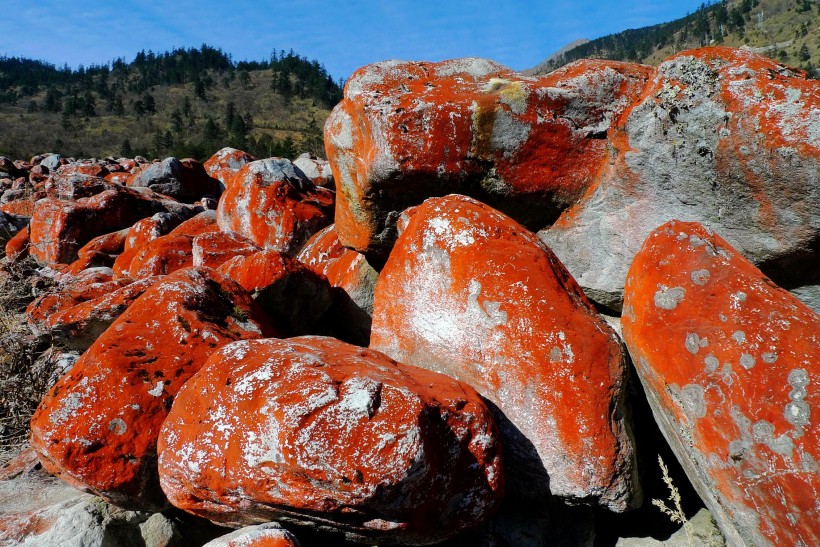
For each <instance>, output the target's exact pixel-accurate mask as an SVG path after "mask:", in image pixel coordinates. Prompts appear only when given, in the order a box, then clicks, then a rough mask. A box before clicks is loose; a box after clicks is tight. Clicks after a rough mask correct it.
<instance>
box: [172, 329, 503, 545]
mask: <svg viewBox="0 0 820 547" xmlns="http://www.w3.org/2000/svg"><path fill="white" fill-rule="evenodd" d="M159 453H160V463H159V465H160V480H161V481H162V487H163V489H164V490H165V492H166V494H167V495H168V499H169V500H170V501H171V502H172V503H173V504H174V505H176V506H177V507H179V508H181V509H184V510H186V511H189V512H191V513H194V514H196V515H201V516H204V517H206V518H208V519H210V520H212V521H214V522H217V523H223V524H226V525H229V526H243V525H247V524H254V523H258V522H264V521H269V520H281V521H282V522H290V523H294V524H302V525H313V526H318V527H323V528H329V529H336V530H339V531H342V532H344V533H345V534H346V536H347V537H348V539H356V540H359V541H374V542H378V543H379V544H391V543H402V544H407V545H424V544H429V543H435V542H436V541H440V540H442V539H444V538H446V537H449V536H452V535H454V534H457V533H458V532H460V531H462V530H464V529H467V528H470V527H473V526H476V525H477V524H479V523H481V522H482V521H483V520H485V519H486V518H487V517H488V516H490V515H491V514H492V512H493V511H494V509H495V508H496V507H497V505H498V502H499V501H500V498H501V494H502V487H503V471H502V467H501V446H500V443H499V441H498V434H497V431H496V428H495V424H494V423H493V420H492V416H491V414H490V411H489V410H488V409H487V407H486V406H485V405H484V403H483V401H482V400H481V398H480V397H479V395H478V394H477V393H476V392H475V391H474V390H473V389H472V388H470V387H469V386H467V385H466V384H462V383H460V382H457V381H455V380H453V379H451V378H448V377H446V376H443V375H441V374H437V373H434V372H430V371H426V370H422V369H418V368H415V367H410V366H407V365H402V364H400V363H396V362H395V361H393V360H391V359H389V358H388V357H386V356H385V355H383V354H381V353H379V352H376V351H372V350H367V349H364V348H360V347H357V346H352V345H349V344H346V343H344V342H341V341H339V340H336V339H333V338H323V337H299V338H291V339H289V340H257V341H245V342H240V343H236V344H231V345H229V346H226V347H224V348H222V349H221V350H219V351H218V352H216V353H215V354H214V355H213V356H212V357H211V358H210V359H209V360H208V363H207V364H206V365H205V367H203V369H202V370H201V371H200V373H199V374H197V375H196V376H194V377H193V378H192V379H191V380H190V381H189V382H188V383H187V384H186V385H185V386H184V387H183V389H182V390H181V391H180V392H179V394H178V396H177V399H176V401H175V404H174V406H173V408H172V409H171V413H170V414H169V416H168V419H167V420H166V421H165V424H164V425H163V428H162V433H161V437H160V445H159Z"/></svg>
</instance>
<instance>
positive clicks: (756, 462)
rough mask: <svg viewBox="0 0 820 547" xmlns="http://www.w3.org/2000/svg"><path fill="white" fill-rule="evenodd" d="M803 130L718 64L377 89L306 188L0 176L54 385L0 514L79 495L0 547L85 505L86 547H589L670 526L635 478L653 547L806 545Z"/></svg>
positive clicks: (775, 91)
mask: <svg viewBox="0 0 820 547" xmlns="http://www.w3.org/2000/svg"><path fill="white" fill-rule="evenodd" d="M818 111H820V87H818V85H817V83H816V82H812V81H810V80H807V79H806V78H805V77H804V75H803V74H801V73H800V72H799V71H795V70H792V69H790V68H788V67H785V66H783V65H779V64H777V63H774V62H773V61H770V60H768V59H766V58H763V57H760V56H758V55H755V54H752V53H749V52H744V51H739V50H733V49H729V48H709V49H702V50H693V51H689V52H684V53H681V54H679V55H676V56H675V57H673V58H670V59H669V60H667V61H666V62H664V63H662V64H661V65H660V67H658V68H657V69H654V68H651V67H646V66H642V65H631V64H626V63H614V62H606V61H581V62H578V63H575V64H572V65H568V66H566V67H564V68H563V69H561V70H560V71H557V72H555V73H553V74H550V75H549V76H546V77H539V78H537V77H527V76H523V75H520V74H516V73H513V72H511V71H509V70H508V69H506V68H504V67H501V66H499V65H497V64H495V63H492V62H490V61H486V60H481V59H460V60H453V61H446V62H443V63H415V62H413V63H411V62H394V61H390V62H384V63H378V64H375V65H371V66H368V67H364V68H362V69H360V70H359V71H357V72H356V74H354V76H353V77H352V78H351V79H350V80H349V82H348V84H347V87H346V90H345V98H344V100H343V101H342V103H340V104H339V105H338V106H337V107H336V109H335V110H334V112H333V114H332V115H331V117H330V118H329V120H328V122H327V124H326V126H325V143H326V149H327V152H328V157H329V162H327V163H324V162H322V161H321V160H317V159H315V158H310V157H302V158H299V159H298V160H297V161H295V162H291V161H289V160H287V159H282V158H267V159H262V160H257V159H256V158H253V157H252V156H250V155H248V154H246V153H244V152H242V151H240V150H234V149H225V150H222V151H220V152H219V153H217V154H216V155H215V156H214V157H213V158H211V159H210V160H208V161H207V162H205V163H204V164H199V163H198V162H195V161H194V160H190V159H182V160H178V159H176V158H168V159H166V160H164V161H162V162H154V163H151V162H147V161H144V159H143V158H135V159H113V158H109V159H104V160H99V159H98V160H87V161H75V160H70V159H67V158H60V157H56V156H55V155H43V156H40V157H35V158H32V159H31V160H30V161H11V160H7V159H5V158H3V159H2V161H0V166H2V167H3V171H2V173H3V174H7V175H8V176H7V177H6V178H2V179H0V188H2V195H0V211H2V216H0V221H2V228H3V230H5V232H6V236H5V237H6V244H5V251H6V258H5V259H4V265H5V266H4V267H5V268H6V269H7V270H8V269H9V268H11V267H12V266H13V265H20V264H23V263H31V264H36V266H37V267H38V269H37V270H36V274H35V277H33V278H32V280H31V281H32V283H33V285H32V286H33V287H35V288H37V287H40V289H38V290H40V291H44V290H45V289H46V288H49V290H48V291H47V292H45V293H44V294H42V295H40V296H39V297H38V298H37V299H36V300H34V301H33V302H31V303H30V304H29V306H28V309H27V312H26V315H27V319H28V323H29V326H30V329H31V331H32V337H33V339H34V340H35V341H37V340H39V341H41V342H48V343H52V342H53V343H54V344H57V348H56V349H55V350H53V351H58V350H59V348H65V349H72V350H73V351H75V352H78V353H81V355H80V356H79V358H74V359H72V360H70V361H66V364H65V370H64V371H63V373H62V377H61V378H59V379H58V380H57V382H56V384H55V385H54V386H53V387H52V388H51V390H50V391H49V392H48V393H47V394H46V395H45V396H44V397H43V399H42V402H41V404H40V406H39V408H38V409H37V411H36V413H35V414H34V417H33V419H32V422H31V446H32V448H33V450H34V453H35V454H36V457H37V458H38V459H39V462H40V463H36V462H35V461H34V460H33V459H32V456H31V453H24V454H23V455H21V456H20V457H18V458H17V459H16V460H14V461H13V462H12V463H11V464H9V465H8V466H7V467H6V468H5V471H4V473H5V480H0V491H2V492H5V491H7V490H8V489H14V488H26V486H24V484H26V483H25V482H23V483H20V484H21V486H14V485H16V484H18V483H13V484H12V483H11V482H8V481H11V480H24V481H25V480H29V479H27V478H26V477H35V475H33V474H32V473H39V475H36V476H37V478H36V480H38V481H40V480H45V479H43V475H44V472H43V471H41V470H36V468H38V467H40V466H42V468H43V469H44V470H45V471H48V472H49V473H51V474H53V475H55V476H56V477H59V478H60V479H63V481H65V482H67V483H68V484H70V485H72V486H75V487H77V488H79V489H81V490H83V491H85V492H87V493H89V494H92V495H91V496H89V495H88V494H82V496H87V497H84V498H77V497H76V496H75V497H72V496H71V495H70V490H69V491H68V492H69V493H66V492H64V491H62V490H61V491H59V492H57V491H56V490H55V492H57V493H55V496H56V498H55V501H53V502H49V501H47V500H46V496H45V495H44V496H43V498H42V499H43V502H42V504H43V507H34V506H32V507H29V506H26V507H23V506H20V507H16V508H14V507H0V544H9V545H11V544H17V543H20V542H23V543H24V544H47V543H48V542H49V541H55V539H54V538H60V537H62V536H60V535H59V534H60V533H63V532H60V531H61V530H63V531H65V530H68V532H65V533H69V534H71V533H74V532H73V531H72V530H74V528H72V526H73V525H72V524H71V523H70V522H68V521H66V520H65V519H64V517H61V516H60V514H59V513H60V511H61V510H60V509H59V507H69V506H71V507H73V508H75V509H72V511H75V512H76V511H80V512H82V511H85V509H82V507H87V506H89V504H92V505H93V504H95V503H96V504H99V507H98V508H97V509H94V511H96V512H95V513H94V514H95V515H99V517H98V518H97V517H95V518H96V522H97V523H98V524H99V523H103V524H101V525H99V526H98V528H95V529H93V530H90V529H86V530H85V532H87V534H86V535H85V536H83V537H88V538H89V539H88V540H87V542H86V543H85V544H90V545H104V544H106V543H105V541H110V538H111V537H113V536H111V535H110V534H112V533H115V532H113V531H112V530H113V529H114V528H116V529H117V530H119V532H116V533H119V534H121V537H126V536H127V537H129V538H132V539H129V540H128V541H134V542H137V543H135V544H146V545H148V544H150V545H171V544H173V541H177V540H178V541H183V542H184V541H187V542H188V544H191V543H192V542H193V543H196V544H199V545H201V544H203V543H205V541H207V540H210V539H214V542H213V543H211V544H213V545H240V544H241V545H297V544H298V543H299V541H302V543H303V544H304V545H314V544H315V545H327V544H342V543H345V542H358V543H365V544H379V545H387V544H402V545H427V544H433V543H441V542H444V543H443V544H445V545H449V546H453V547H455V546H462V545H487V546H489V545H505V544H506V545H533V546H535V545H592V544H593V542H595V541H596V536H597V537H598V540H597V541H598V542H599V543H603V544H607V543H608V542H610V541H611V542H612V544H614V543H615V539H613V537H612V536H613V533H612V532H613V530H612V529H609V528H608V527H615V528H619V530H618V533H619V534H628V530H627V528H628V525H627V524H626V523H627V522H629V521H630V518H631V517H630V511H631V512H632V514H639V515H643V514H645V515H647V516H646V517H639V518H638V519H637V520H644V521H646V520H647V519H648V520H652V518H651V517H648V516H649V515H654V518H655V519H660V518H666V517H663V516H662V515H661V514H660V513H659V512H657V510H656V509H655V508H653V507H652V506H651V505H650V504H649V503H648V500H649V499H652V498H657V497H659V496H661V497H665V494H663V493H660V494H659V490H658V489H657V487H656V486H657V483H658V482H659V481H658V480H656V478H657V476H658V474H659V472H658V470H657V469H654V468H653V466H654V460H655V457H656V456H657V455H658V454H660V453H661V452H662V453H663V456H664V457H665V458H666V459H667V460H668V462H669V464H670V467H671V468H672V470H673V471H672V472H673V474H674V472H675V469H678V465H679V466H680V468H682V470H683V472H681V473H680V474H677V475H675V483H674V484H677V485H678V486H679V487H680V489H681V490H682V491H683V493H684V498H685V499H684V500H683V501H681V500H680V496H679V494H675V493H674V492H673V493H672V494H671V495H670V498H671V500H673V501H672V503H673V505H674V507H673V509H672V510H671V512H672V513H673V514H676V518H678V520H679V521H681V522H682V523H683V528H682V529H681V530H680V531H679V533H678V534H677V535H676V536H675V538H673V539H672V540H670V541H671V542H680V541H683V540H682V538H683V537H684V536H685V538H688V539H689V540H691V538H708V542H709V543H710V544H721V543H722V541H724V540H723V537H725V540H726V541H728V542H729V543H730V544H748V545H776V544H793V545H814V544H817V543H818V541H820V537H818V536H817V530H818V529H820V507H818V506H817V504H816V500H817V497H818V496H817V492H818V490H820V468H818V465H817V462H818V461H820V453H818V451H817V450H818V449H817V447H818V446H819V445H820V443H818V429H817V427H816V425H815V423H814V421H813V412H812V408H813V407H814V406H816V405H817V404H818V403H819V402H820V401H818V392H817V390H816V387H817V385H820V368H818V363H820V339H818V336H820V319H819V318H818V315H817V312H816V310H812V309H811V308H810V307H809V306H807V305H806V304H805V303H803V302H801V301H800V300H799V299H798V298H797V297H796V296H795V295H793V294H790V293H789V292H788V291H786V290H784V289H783V288H780V287H778V286H777V284H776V283H778V282H780V283H782V284H783V285H784V287H785V288H787V289H793V290H795V293H796V294H797V295H798V296H800V297H802V298H805V299H806V300H807V302H808V303H812V302H814V303H815V304H816V301H813V300H812V294H814V291H815V290H816V287H817V286H820V283H818V277H817V276H818V269H817V267H816V266H814V264H816V262H817V261H816V259H817V256H816V255H817V251H818V242H819V241H820V229H819V228H818V226H819V225H820V209H819V208H820V199H819V198H818V188H819V187H820V180H818V172H820V169H818V161H820V140H818V139H820V120H818V119H817V112H818ZM300 166H301V167H300ZM329 173H332V175H331V174H329ZM761 270H762V271H761ZM767 276H768V277H767ZM600 312H605V313H606V314H607V316H606V317H604V316H602V315H601V314H600ZM621 312H622V314H621ZM621 329H622V331H621ZM621 332H622V334H621ZM288 336H296V337H291V338H288ZM73 361H76V362H74V363H73V365H72V364H71V362H73ZM633 364H634V366H633ZM58 376H59V375H58ZM647 401H648V408H651V416H650V412H649V410H643V409H644V408H647V407H646V406H645V405H647ZM661 435H662V436H663V438H664V439H665V442H668V443H669V447H671V448H669V447H668V448H664V447H665V446H666V444H665V443H664V441H663V440H661V439H662V437H661ZM650 439H652V440H650ZM26 454H28V455H26ZM15 466H16V467H15ZM15 469H16V471H15ZM20 469H22V471H21V470H20ZM684 473H685V474H684ZM15 477H16V478H15ZM653 477H655V478H653ZM30 480H35V478H30ZM50 480H52V482H53V479H50ZM668 482H669V483H670V484H671V485H672V486H674V484H673V483H672V480H671V479H669V480H668ZM690 482H691V485H692V486H693V487H694V491H696V492H697V495H695V494H694V493H689V490H687V488H689V483H690ZM95 496H96V497H95ZM676 498H677V500H676ZM38 499H39V498H38ZM95 500H96V501H95ZM103 500H104V501H103ZM692 503H694V505H692ZM60 504H62V505H60ZM66 504H68V505H66ZM681 504H683V505H681ZM702 504H705V505H706V507H707V508H708V510H709V512H710V513H711V516H712V517H713V518H714V522H716V524H717V526H718V527H719V528H720V531H721V533H722V536H723V537H721V535H720V534H717V533H716V532H715V531H714V529H713V526H712V524H711V523H712V520H711V518H710V517H709V515H707V514H706V513H704V512H701V513H698V517H697V518H694V516H693V515H694V514H695V513H696V512H697V511H698V509H701V508H702ZM46 506H47V507H46ZM78 507H79V508H80V509H76V508H78ZM639 507H640V508H639ZM653 511H655V512H654V513H653ZM642 512H643V513H642ZM152 515H153V516H152ZM186 515H187V516H186ZM172 517H173V518H172ZM202 517H204V518H205V519H207V520H209V521H211V522H213V523H216V524H218V525H220V526H227V527H229V528H236V529H239V530H237V531H236V532H233V533H231V534H228V535H226V536H225V537H223V538H221V539H216V536H217V535H219V534H220V533H227V532H228V531H227V530H224V529H220V528H216V527H212V528H207V527H206V526H205V525H203V524H202V522H203V521H201V520H196V519H197V518H202ZM67 518H68V517H67ZM689 518H691V520H689ZM61 519H62V520H61ZM151 519H154V520H151ZM163 519H165V520H163ZM86 520H88V519H86ZM91 520H94V519H91ZM21 522H22V523H28V524H26V525H25V526H23V527H22V528H21V527H20V526H17V525H15V524H14V523H21ZM71 522H73V523H75V524H76V523H77V522H86V521H77V520H76V519H75V520H74V521H71ZM149 522H150V523H152V524H151V525H149ZM273 522H278V523H279V525H276V524H273ZM596 522H597V524H596ZM619 523H623V524H619ZM257 525H262V526H261V527H259V526H257ZM79 526H81V527H82V526H85V527H86V528H88V526H90V525H85V524H80V525H79ZM152 526H153V528H151V527H152ZM190 526H194V527H196V528H197V529H198V530H200V531H203V532H202V533H203V534H204V535H208V534H210V536H208V537H204V536H203V535H199V536H197V535H196V534H195V533H194V532H193V531H191V530H192V529H191V528H190ZM243 527H248V528H243ZM645 527H646V523H644V528H636V529H634V533H635V535H646V534H645V530H646V528H645ZM149 528H151V529H152V530H154V532H151V533H149V532H148V531H146V530H148V529H149ZM285 528H287V530H285ZM21 530H22V532H21ZM163 530H164V532H163ZM667 530H669V531H668V532H665V533H664V532H657V533H656V534H655V540H663V539H666V538H668V537H669V536H670V535H671V532H672V531H673V529H667ZM52 531H53V532H52ZM205 531H207V533H205ZM85 532H83V533H85ZM49 534H52V535H49ZM106 534H108V536H107V535H106ZM152 534H153V535H152ZM175 534H176V535H175ZM179 534H182V539H180V536H179ZM681 534H683V535H681ZM195 536H196V539H194V538H195ZM77 537H80V536H77ZM106 537H108V538H109V539H106ZM117 537H120V536H117ZM149 537H150V538H153V539H148V538H149ZM136 538H142V540H138V539H136ZM174 538H176V539H174ZM297 538H298V539H297ZM607 538H608V539H607ZM83 541H86V540H83ZM123 541H125V540H123ZM139 541H143V543H138V542H139ZM635 541H637V540H626V539H622V542H623V543H622V544H634V542H635ZM653 541H654V540H653ZM703 541H707V539H703Z"/></svg>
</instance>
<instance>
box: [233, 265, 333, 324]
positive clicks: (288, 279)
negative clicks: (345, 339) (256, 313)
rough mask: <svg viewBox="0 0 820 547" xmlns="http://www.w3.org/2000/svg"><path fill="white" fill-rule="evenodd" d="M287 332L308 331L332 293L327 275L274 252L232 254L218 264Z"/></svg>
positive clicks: (330, 300)
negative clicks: (231, 256) (230, 257)
mask: <svg viewBox="0 0 820 547" xmlns="http://www.w3.org/2000/svg"><path fill="white" fill-rule="evenodd" d="M219 271H220V272H222V273H224V274H225V275H226V276H228V277H230V278H231V279H233V280H234V281H236V282H237V283H239V285H240V286H242V288H243V289H245V290H246V291H248V292H249V293H251V295H252V297H253V299H254V300H255V301H256V302H257V303H258V304H259V305H260V306H261V307H262V308H263V309H264V310H265V311H266V312H268V314H269V315H270V316H271V317H272V318H273V319H274V322H275V324H276V326H277V327H279V329H280V330H281V331H282V332H284V333H287V334H289V335H295V334H305V333H309V329H310V327H311V326H313V325H314V324H315V323H316V322H317V321H318V320H319V318H321V317H322V314H324V313H325V311H327V309H328V307H329V306H330V304H331V302H332V300H333V296H332V294H331V287H330V284H329V283H328V281H327V278H325V276H323V275H322V274H319V273H316V272H314V271H312V270H310V269H309V268H307V267H306V266H305V265H304V264H302V263H301V262H299V261H298V260H296V259H295V258H293V257H291V256H288V255H286V254H283V253H280V252H278V251H261V252H257V253H253V254H248V255H240V256H235V257H234V258H232V259H230V260H228V261H226V262H225V263H223V264H222V265H221V266H220V267H219Z"/></svg>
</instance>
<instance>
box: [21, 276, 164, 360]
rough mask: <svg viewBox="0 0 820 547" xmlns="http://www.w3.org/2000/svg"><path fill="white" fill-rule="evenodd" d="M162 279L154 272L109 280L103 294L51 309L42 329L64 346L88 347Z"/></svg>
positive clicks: (69, 347)
mask: <svg viewBox="0 0 820 547" xmlns="http://www.w3.org/2000/svg"><path fill="white" fill-rule="evenodd" d="M161 279H162V277H161V276H154V277H146V278H144V279H138V280H136V281H134V282H130V280H128V279H116V280H113V281H110V282H109V283H106V284H105V287H106V289H107V291H106V292H105V293H104V294H102V295H100V296H97V297H96V298H89V299H86V300H81V301H79V302H77V303H76V304H75V305H73V306H70V307H65V308H64V309H61V310H55V311H54V312H52V313H50V314H49V315H48V316H47V317H46V318H45V321H44V322H43V325H42V327H40V330H42V331H44V332H47V333H48V334H49V335H50V336H51V338H52V339H53V340H54V341H56V342H57V343H59V344H60V345H61V346H62V347H65V348H68V349H74V350H80V351H85V350H86V349H88V348H89V347H90V346H91V344H93V343H94V342H95V341H96V340H97V338H99V337H100V336H101V335H102V333H104V332H105V331H106V330H107V329H108V327H110V326H111V324H112V323H113V322H114V321H115V320H116V319H117V318H118V317H119V316H120V315H122V314H123V313H124V312H125V310H127V309H128V307H129V306H130V305H131V304H133V303H134V301H135V300H136V299H137V298H139V297H140V296H141V295H142V294H143V293H144V292H145V291H147V290H148V289H150V288H151V287H153V286H154V284H155V283H158V282H159V281H160V280H161ZM126 281H127V282H128V283H126ZM29 317H30V318H31V315H29Z"/></svg>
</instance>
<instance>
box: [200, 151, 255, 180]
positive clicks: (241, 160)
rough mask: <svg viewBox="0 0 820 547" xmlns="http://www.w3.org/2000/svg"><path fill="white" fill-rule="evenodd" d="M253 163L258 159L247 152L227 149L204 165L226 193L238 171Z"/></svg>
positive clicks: (219, 152)
mask: <svg viewBox="0 0 820 547" xmlns="http://www.w3.org/2000/svg"><path fill="white" fill-rule="evenodd" d="M252 161H256V158H254V157H253V156H251V155H250V154H248V153H247V152H243V151H242V150H237V149H236V148H229V147H225V148H223V149H221V150H220V151H218V152H217V153H216V154H214V155H213V156H211V157H210V158H209V159H208V160H207V161H206V162H205V163H204V164H202V165H203V167H204V168H205V172H206V173H208V175H209V176H211V177H213V178H215V179H216V180H218V181H219V182H220V183H221V189H222V190H223V191H224V190H225V188H227V187H228V186H229V185H230V183H231V179H232V178H233V176H234V175H235V174H236V173H237V171H239V170H240V169H241V168H242V167H243V166H245V165H246V164H248V163H251V162H252Z"/></svg>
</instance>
